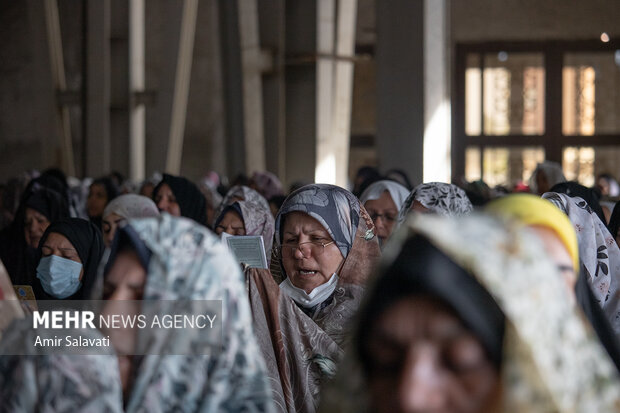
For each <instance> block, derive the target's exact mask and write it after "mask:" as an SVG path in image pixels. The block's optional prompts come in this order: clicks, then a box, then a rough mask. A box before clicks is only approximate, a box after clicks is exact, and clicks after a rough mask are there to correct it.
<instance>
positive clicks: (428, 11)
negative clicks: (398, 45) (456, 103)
mask: <svg viewBox="0 0 620 413" xmlns="http://www.w3.org/2000/svg"><path fill="white" fill-rule="evenodd" d="M447 13H448V5H447V4H446V0H424V19H425V21H424V159H423V167H424V169H423V180H424V182H434V181H438V182H450V179H451V169H450V165H451V162H450V155H451V152H450V143H451V135H450V92H449V91H450V87H449V82H448V79H449V75H450V59H449V57H450V52H449V33H448V25H447Z"/></svg>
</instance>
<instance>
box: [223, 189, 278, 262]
mask: <svg viewBox="0 0 620 413" xmlns="http://www.w3.org/2000/svg"><path fill="white" fill-rule="evenodd" d="M213 225H214V227H215V233H216V234H217V235H220V234H222V233H223V232H225V233H227V234H230V235H260V236H262V237H263V243H264V245H265V253H266V255H267V257H266V258H267V260H268V261H270V260H271V245H272V243H273V233H274V220H273V215H271V211H270V210H269V209H265V208H264V206H263V205H262V204H257V203H254V202H252V201H235V202H233V203H232V204H230V205H227V206H226V207H224V209H223V210H222V212H221V213H220V216H219V217H217V218H216V219H215V222H214V224H213Z"/></svg>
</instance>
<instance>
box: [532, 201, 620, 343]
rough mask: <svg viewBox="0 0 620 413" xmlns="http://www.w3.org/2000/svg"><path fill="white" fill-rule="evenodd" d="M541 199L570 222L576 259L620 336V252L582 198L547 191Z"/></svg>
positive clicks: (611, 237)
mask: <svg viewBox="0 0 620 413" xmlns="http://www.w3.org/2000/svg"><path fill="white" fill-rule="evenodd" d="M543 198H545V199H548V200H549V201H551V202H553V203H554V204H555V205H556V206H557V207H558V208H560V209H561V210H562V211H564V212H565V213H566V215H568V218H569V219H570V220H571V222H572V223H573V226H574V228H575V232H576V233H577V242H578V244H579V257H580V259H581V262H582V263H583V266H584V267H585V270H586V272H587V278H588V281H589V282H590V286H591V287H592V292H593V293H594V297H595V298H596V300H597V301H598V302H599V303H600V305H601V307H603V310H604V311H605V313H606V314H607V316H608V317H609V321H610V323H611V325H612V327H613V329H614V331H615V332H616V335H620V318H619V317H618V316H619V315H620V286H619V285H618V282H619V281H620V280H618V277H620V249H619V248H618V245H617V244H616V241H615V239H614V237H613V235H611V234H610V233H609V230H608V229H607V227H606V226H605V224H603V223H602V222H601V220H600V218H599V217H598V216H597V215H596V214H595V213H594V212H593V211H592V209H591V208H590V206H589V205H588V203H587V202H586V201H584V200H583V199H582V198H579V197H574V198H573V197H570V196H568V195H566V194H559V193H556V192H547V193H545V194H544V195H543Z"/></svg>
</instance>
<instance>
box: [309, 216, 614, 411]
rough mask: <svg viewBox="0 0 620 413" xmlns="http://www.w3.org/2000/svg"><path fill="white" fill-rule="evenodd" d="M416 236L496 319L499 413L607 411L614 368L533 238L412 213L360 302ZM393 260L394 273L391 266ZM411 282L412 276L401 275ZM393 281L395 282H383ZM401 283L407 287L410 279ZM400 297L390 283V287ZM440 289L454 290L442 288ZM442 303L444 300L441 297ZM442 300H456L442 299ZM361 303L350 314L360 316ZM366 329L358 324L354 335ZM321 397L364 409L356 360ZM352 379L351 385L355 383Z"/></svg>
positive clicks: (336, 405)
mask: <svg viewBox="0 0 620 413" xmlns="http://www.w3.org/2000/svg"><path fill="white" fill-rule="evenodd" d="M416 236H422V237H424V238H426V239H427V240H428V241H429V242H430V243H431V244H432V245H433V246H434V247H436V248H437V249H438V250H439V251H441V252H442V253H443V254H445V255H446V256H447V257H448V258H449V259H450V260H452V261H453V262H454V263H455V264H456V265H458V266H459V267H461V268H462V269H464V270H465V271H467V272H468V273H469V274H470V275H471V276H472V277H473V278H475V280H476V281H477V282H478V283H479V284H480V285H481V286H482V287H483V288H484V289H486V290H487V291H488V293H489V294H490V295H491V296H492V297H493V298H494V300H495V302H496V303H497V305H498V306H499V307H500V309H501V311H502V312H503V314H504V316H505V319H506V322H505V328H504V340H503V343H504V345H503V349H502V361H501V368H500V375H501V386H502V400H501V401H502V406H501V410H500V411H501V412H523V411H527V412H534V413H536V412H576V411H580V412H585V411H617V410H618V409H619V408H620V396H619V394H620V393H619V391H618V390H619V389H620V382H619V381H618V377H617V371H616V369H615V367H614V366H613V364H612V363H611V361H610V359H609V357H608V356H607V355H606V353H605V351H604V349H603V348H602V346H601V345H600V343H599V342H598V340H597V339H596V338H595V337H594V335H593V332H592V330H591V328H590V327H589V325H587V324H585V323H584V322H583V321H582V315H581V312H580V310H579V309H578V307H577V305H576V303H575V301H574V300H571V299H570V296H569V292H568V291H567V289H566V288H565V286H564V281H563V279H562V277H561V274H560V273H559V272H558V271H557V269H556V268H555V266H554V265H553V263H552V262H551V260H549V258H548V257H547V256H546V253H545V251H544V248H543V246H542V243H541V241H540V239H539V238H538V237H537V236H536V235H535V234H534V233H532V231H531V230H529V229H528V228H525V227H523V226H521V225H512V224H510V223H507V222H503V221H501V220H498V219H496V218H493V217H490V216H479V215H472V216H469V217H461V218H459V219H454V218H446V217H439V216H424V217H422V216H420V215H415V214H414V215H412V216H410V217H409V218H408V220H407V221H406V222H405V224H404V225H403V226H401V227H400V229H399V230H398V231H397V232H396V233H395V234H394V235H393V236H392V243H391V244H390V245H389V246H388V251H387V252H384V256H383V257H384V259H385V260H384V262H383V265H382V266H381V268H382V269H381V270H380V271H379V273H380V276H379V277H378V278H376V279H375V281H374V282H375V285H374V286H371V287H370V291H369V292H368V293H367V295H366V297H367V298H368V299H369V300H372V299H373V297H374V299H375V300H383V301H387V302H390V300H392V299H393V297H390V296H385V295H383V296H380V297H379V296H376V295H373V293H372V291H374V289H375V288H377V287H378V286H379V285H381V282H382V281H381V280H383V279H385V277H387V274H389V272H390V271H404V272H405V273H406V274H407V268H408V265H409V266H411V265H413V266H415V265H416V263H415V262H409V263H408V264H403V263H402V261H403V260H402V258H401V254H406V251H405V250H403V246H404V245H405V244H406V243H407V242H408V241H409V240H411V239H412V237H416ZM399 260H400V262H401V264H400V265H399V266H398V267H392V265H393V264H394V263H396V262H398V261H399ZM408 274H409V276H410V277H418V275H417V274H418V273H416V271H414V270H411V272H409V273H408ZM392 278H393V279H398V278H396V277H392ZM411 285H417V284H416V283H415V278H412V283H411ZM391 287H392V291H400V290H399V285H391ZM443 288H446V289H450V288H458V287H457V286H455V285H453V284H445V286H443ZM446 296H448V295H446ZM452 297H457V298H458V297H459V295H458V294H452ZM369 304H370V301H369V302H368V303H366V305H365V306H363V307H362V309H360V311H361V312H362V313H363V311H364V309H365V308H366V307H368V306H369ZM367 328H368V325H365V324H363V320H360V324H359V325H358V329H360V330H361V329H367ZM346 357H347V358H348V359H347V360H345V362H344V364H342V365H341V367H340V370H339V372H338V373H337V374H338V375H340V377H339V376H338V375H337V376H336V379H335V380H334V382H333V383H332V384H331V385H330V386H329V388H326V392H325V393H324V394H323V406H322V407H323V408H322V409H321V410H320V411H322V412H332V411H333V412H336V411H337V412H366V411H368V409H367V403H368V389H367V385H366V383H365V382H364V379H363V378H362V377H363V376H362V374H361V369H360V367H361V360H360V359H359V356H358V355H357V354H356V353H354V352H351V353H349V354H348V355H347V356H346ZM358 377H359V379H358Z"/></svg>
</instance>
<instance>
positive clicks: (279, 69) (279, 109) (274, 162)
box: [258, 0, 286, 180]
mask: <svg viewBox="0 0 620 413" xmlns="http://www.w3.org/2000/svg"><path fill="white" fill-rule="evenodd" d="M284 7H285V2H284V0H258V16H259V22H260V24H259V36H258V37H259V39H260V44H261V49H262V50H263V53H264V52H265V51H266V52H267V53H269V55H268V56H267V57H268V58H269V59H270V63H271V68H270V70H267V71H266V72H264V73H263V77H262V82H263V84H262V89H263V120H264V122H263V125H264V128H265V129H264V130H265V162H266V167H267V170H268V171H271V172H273V173H275V174H276V175H278V176H279V177H280V179H283V180H286V169H285V153H286V148H285V146H286V136H285V133H286V129H285V99H284V90H285V89H284V47H285V44H284V30H285V20H284Z"/></svg>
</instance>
